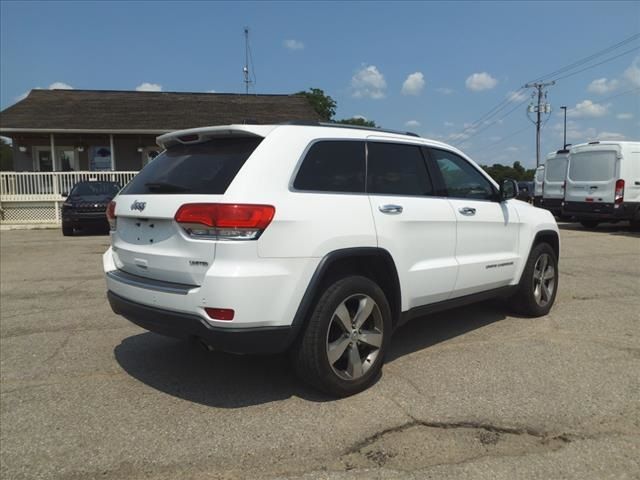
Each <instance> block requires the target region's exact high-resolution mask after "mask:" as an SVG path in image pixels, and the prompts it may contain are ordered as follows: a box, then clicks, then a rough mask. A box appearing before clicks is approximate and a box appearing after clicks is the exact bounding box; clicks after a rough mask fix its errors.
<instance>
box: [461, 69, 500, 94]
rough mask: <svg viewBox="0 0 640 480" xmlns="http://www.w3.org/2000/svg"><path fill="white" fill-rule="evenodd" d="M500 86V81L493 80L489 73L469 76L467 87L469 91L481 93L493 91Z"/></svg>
mask: <svg viewBox="0 0 640 480" xmlns="http://www.w3.org/2000/svg"><path fill="white" fill-rule="evenodd" d="M497 84H498V80H496V79H495V78H493V77H492V76H491V75H489V74H488V73H487V72H482V73H474V74H472V75H469V77H468V78H467V81H466V82H465V85H466V86H467V88H468V89H469V90H472V91H474V92H480V91H482V90H491V89H492V88H493V87H495V86H496V85H497Z"/></svg>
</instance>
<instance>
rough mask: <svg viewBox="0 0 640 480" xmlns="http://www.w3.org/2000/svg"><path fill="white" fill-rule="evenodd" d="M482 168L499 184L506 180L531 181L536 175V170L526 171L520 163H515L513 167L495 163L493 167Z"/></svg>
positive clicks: (485, 166)
mask: <svg viewBox="0 0 640 480" xmlns="http://www.w3.org/2000/svg"><path fill="white" fill-rule="evenodd" d="M482 168H484V170H485V171H486V172H487V173H488V174H489V175H490V176H491V178H493V179H494V180H495V181H496V182H498V183H500V182H502V180H504V179H505V178H512V179H514V180H517V181H531V180H533V176H534V175H535V173H536V170H535V168H532V169H529V170H526V169H525V168H524V167H523V166H522V164H521V163H520V162H518V161H516V162H514V163H513V166H512V167H510V166H508V165H502V164H500V163H494V164H493V165H491V166H488V165H483V166H482Z"/></svg>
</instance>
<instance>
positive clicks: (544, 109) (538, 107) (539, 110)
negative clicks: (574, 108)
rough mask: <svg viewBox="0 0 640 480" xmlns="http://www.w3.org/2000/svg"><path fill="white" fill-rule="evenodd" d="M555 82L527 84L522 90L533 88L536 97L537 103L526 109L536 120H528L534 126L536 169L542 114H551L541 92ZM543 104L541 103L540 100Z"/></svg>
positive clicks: (545, 94) (538, 163) (543, 93)
mask: <svg viewBox="0 0 640 480" xmlns="http://www.w3.org/2000/svg"><path fill="white" fill-rule="evenodd" d="M555 84H556V82H555V81H551V82H547V83H545V82H534V83H527V84H526V85H525V86H524V87H523V88H535V89H536V91H537V95H538V103H537V104H530V105H529V108H528V109H527V113H535V114H536V120H535V121H533V120H531V118H529V119H530V120H531V121H532V122H533V123H534V124H535V126H536V168H537V167H539V166H540V130H541V128H542V114H543V113H546V114H547V115H548V114H550V113H551V104H549V103H546V99H547V92H546V91H543V89H544V88H545V87H550V86H551V85H555ZM543 97H544V100H545V102H544V103H543V102H542V100H543Z"/></svg>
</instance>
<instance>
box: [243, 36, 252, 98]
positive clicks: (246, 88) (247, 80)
mask: <svg viewBox="0 0 640 480" xmlns="http://www.w3.org/2000/svg"><path fill="white" fill-rule="evenodd" d="M242 73H243V74H244V93H245V94H246V95H248V94H249V84H250V83H251V78H250V76H249V27H244V67H242Z"/></svg>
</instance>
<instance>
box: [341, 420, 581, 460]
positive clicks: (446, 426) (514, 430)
mask: <svg viewBox="0 0 640 480" xmlns="http://www.w3.org/2000/svg"><path fill="white" fill-rule="evenodd" d="M405 413H406V412H405ZM407 415H408V416H409V417H410V418H411V420H410V421H408V422H405V423H402V424H400V425H397V426H395V427H390V428H386V429H384V430H381V431H379V432H376V433H374V434H373V435H370V436H368V437H367V438H365V439H364V440H360V441H359V442H356V443H355V444H354V445H352V446H351V447H350V448H349V449H347V451H346V452H345V453H344V454H343V456H346V455H351V454H354V453H360V452H361V451H362V450H363V449H364V448H366V447H368V446H370V445H372V444H374V443H375V442H377V441H378V440H380V439H381V438H383V437H384V436H385V435H388V434H390V433H397V432H402V431H404V430H407V429H409V428H412V427H427V428H438V429H443V430H451V429H457V428H466V429H474V430H483V431H485V432H489V433H498V434H511V435H529V436H532V437H535V438H538V439H539V440H540V441H541V443H542V444H545V443H548V442H550V441H553V440H559V441H561V442H563V443H570V442H572V441H573V440H575V439H579V438H581V437H579V436H577V435H573V434H569V433H558V434H552V433H549V432H545V431H542V430H538V429H535V428H531V427H501V426H499V425H494V424H491V423H481V422H473V421H460V422H427V421H423V420H418V419H416V418H414V417H413V416H411V415H410V414H408V413H407Z"/></svg>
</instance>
